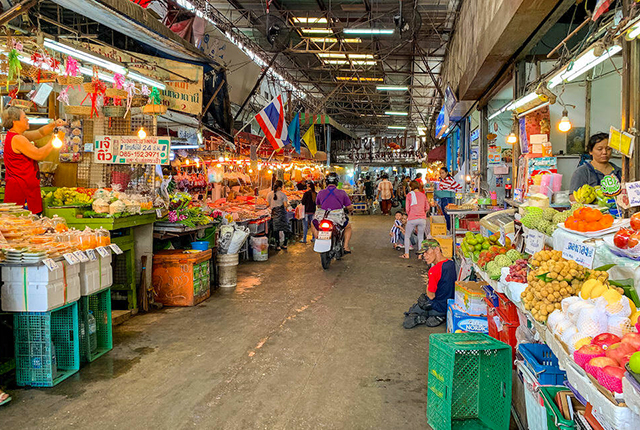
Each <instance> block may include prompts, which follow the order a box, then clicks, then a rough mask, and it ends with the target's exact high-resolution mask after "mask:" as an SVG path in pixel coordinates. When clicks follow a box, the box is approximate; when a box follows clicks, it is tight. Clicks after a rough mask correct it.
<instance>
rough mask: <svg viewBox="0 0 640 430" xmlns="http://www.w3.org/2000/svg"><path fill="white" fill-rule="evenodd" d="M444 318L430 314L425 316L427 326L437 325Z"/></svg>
mask: <svg viewBox="0 0 640 430" xmlns="http://www.w3.org/2000/svg"><path fill="white" fill-rule="evenodd" d="M445 320H446V318H445V317H443V316H430V317H428V318H427V321H426V324H427V327H438V326H439V325H441V324H443V323H444V322H445Z"/></svg>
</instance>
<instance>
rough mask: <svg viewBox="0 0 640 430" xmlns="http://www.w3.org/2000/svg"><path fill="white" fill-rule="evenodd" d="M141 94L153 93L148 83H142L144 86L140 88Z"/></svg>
mask: <svg viewBox="0 0 640 430" xmlns="http://www.w3.org/2000/svg"><path fill="white" fill-rule="evenodd" d="M140 94H142V95H143V96H148V95H149V94H151V90H149V87H148V86H146V85H144V84H143V85H142V88H141V89H140Z"/></svg>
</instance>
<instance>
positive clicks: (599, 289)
mask: <svg viewBox="0 0 640 430" xmlns="http://www.w3.org/2000/svg"><path fill="white" fill-rule="evenodd" d="M605 291H607V286H606V285H604V284H602V283H599V284H598V285H596V286H595V287H593V289H592V290H591V294H589V298H592V299H595V298H598V297H600V296H601V295H602V294H604V292H605Z"/></svg>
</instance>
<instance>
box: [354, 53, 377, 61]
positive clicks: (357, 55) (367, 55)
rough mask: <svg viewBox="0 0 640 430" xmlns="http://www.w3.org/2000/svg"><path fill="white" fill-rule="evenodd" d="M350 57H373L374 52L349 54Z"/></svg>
mask: <svg viewBox="0 0 640 430" xmlns="http://www.w3.org/2000/svg"><path fill="white" fill-rule="evenodd" d="M348 55H349V58H360V59H363V60H364V59H373V54H348Z"/></svg>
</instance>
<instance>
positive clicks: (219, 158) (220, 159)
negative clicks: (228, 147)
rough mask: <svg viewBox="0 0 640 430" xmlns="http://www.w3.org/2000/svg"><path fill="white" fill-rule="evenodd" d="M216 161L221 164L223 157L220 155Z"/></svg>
mask: <svg viewBox="0 0 640 430" xmlns="http://www.w3.org/2000/svg"><path fill="white" fill-rule="evenodd" d="M218 161H219V162H221V163H222V162H223V161H224V157H223V156H222V155H221V156H219V157H218Z"/></svg>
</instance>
